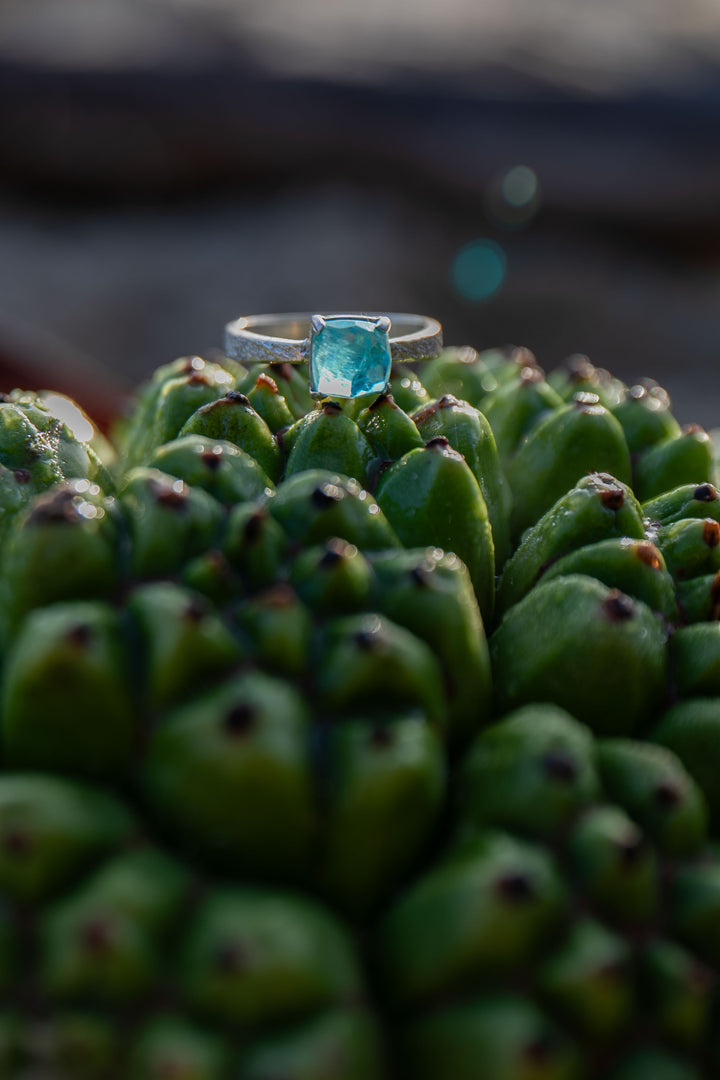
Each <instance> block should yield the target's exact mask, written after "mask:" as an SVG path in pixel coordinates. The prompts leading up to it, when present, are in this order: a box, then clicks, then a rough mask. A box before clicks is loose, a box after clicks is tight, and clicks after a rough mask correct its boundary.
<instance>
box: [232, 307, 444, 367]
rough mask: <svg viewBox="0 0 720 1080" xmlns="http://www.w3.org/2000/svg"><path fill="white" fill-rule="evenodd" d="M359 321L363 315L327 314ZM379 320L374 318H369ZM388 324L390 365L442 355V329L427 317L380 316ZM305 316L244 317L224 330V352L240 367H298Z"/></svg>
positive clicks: (304, 353) (308, 324) (309, 320)
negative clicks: (236, 361) (250, 364)
mask: <svg viewBox="0 0 720 1080" xmlns="http://www.w3.org/2000/svg"><path fill="white" fill-rule="evenodd" d="M327 314H328V315H332V316H333V317H335V316H336V314H337V315H338V316H341V317H342V316H347V317H348V318H354V317H359V316H360V315H361V314H362V315H365V314H366V313H365V312H362V313H361V312H342V313H340V312H338V313H335V312H328V313H327ZM370 317H371V318H378V316H377V315H372V316H370ZM383 317H385V318H387V319H389V320H390V325H391V327H392V331H393V337H391V338H390V339H389V344H390V356H391V358H392V360H393V362H395V363H397V362H402V361H410V360H431V359H432V358H433V357H435V356H439V354H440V353H441V351H442V344H443V340H442V327H441V325H440V323H439V322H438V321H437V319H431V318H429V317H428V316H426V315H406V314H402V315H401V314H389V315H386V314H385V313H383ZM315 318H317V316H314V315H311V314H310V313H308V312H297V313H293V314H289V315H245V316H242V317H241V318H239V319H235V320H234V321H233V322H230V323H228V324H227V326H226V327H225V352H226V353H227V355H228V356H230V357H232V358H233V359H234V360H239V361H240V362H241V363H245V364H248V363H262V364H301V363H303V362H304V361H305V360H307V359H308V357H309V342H310V338H311V336H312V327H313V319H315Z"/></svg>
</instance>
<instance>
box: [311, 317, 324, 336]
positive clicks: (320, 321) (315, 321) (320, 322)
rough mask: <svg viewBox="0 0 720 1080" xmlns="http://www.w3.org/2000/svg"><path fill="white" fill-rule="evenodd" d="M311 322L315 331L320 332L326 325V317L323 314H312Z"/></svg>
mask: <svg viewBox="0 0 720 1080" xmlns="http://www.w3.org/2000/svg"><path fill="white" fill-rule="evenodd" d="M310 323H311V324H312V328H313V332H314V333H316V334H319V333H320V331H321V330H322V329H323V327H324V326H325V325H326V323H325V319H324V318H323V316H322V315H312V316H311V317H310Z"/></svg>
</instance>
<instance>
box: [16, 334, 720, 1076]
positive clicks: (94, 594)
mask: <svg viewBox="0 0 720 1080" xmlns="http://www.w3.org/2000/svg"><path fill="white" fill-rule="evenodd" d="M68 408H69V405H68V403H67V402H65V404H64V405H62V408H61V406H60V404H58V401H57V399H56V398H53V396H52V395H47V394H46V395H43V394H26V393H23V392H21V391H15V392H13V393H12V394H10V395H8V396H7V399H6V400H4V401H2V402H1V403H0V463H1V465H2V470H3V471H2V475H0V488H2V491H0V596H1V597H2V600H3V603H2V605H1V606H0V611H1V615H0V638H1V640H2V644H3V652H2V655H3V663H2V670H1V672H0V695H1V697H2V709H1V710H0V1075H2V1077H3V1078H4V1080H5V1078H7V1080H39V1078H40V1077H43V1078H45V1077H48V1078H50V1077H52V1080H169V1078H172V1080H410V1078H412V1080H437V1078H439V1077H444V1076H448V1077H454V1078H457V1080H600V1078H603V1080H604V1078H609V1080H705V1078H708V1080H709V1078H710V1077H713V1076H715V1075H717V1073H718V1070H719V1069H720V1037H719V1036H718V1033H717V1010H718V1007H720V988H719V987H718V976H719V975H720V844H719V841H720V785H718V780H717V777H718V770H719V769H720V634H718V632H717V631H718V620H719V619H720V561H719V560H720V498H719V497H718V491H717V489H716V487H715V485H716V483H718V481H720V477H718V476H717V474H716V472H715V469H716V464H715V461H714V458H713V453H712V446H711V443H710V441H709V438H708V437H707V436H706V435H705V433H704V432H702V431H701V430H699V429H697V428H690V429H684V430H683V429H682V428H681V427H680V425H679V424H678V423H677V422H676V420H675V419H674V417H673V415H672V411H671V406H670V402H669V399H668V396H667V394H666V393H665V391H663V390H662V388H660V387H659V386H657V384H655V383H653V382H652V381H650V380H646V381H645V382H643V383H639V384H638V385H636V386H631V387H626V386H624V385H623V384H622V382H621V381H620V380H618V379H615V378H613V377H612V376H611V375H610V374H609V373H608V372H606V371H602V370H600V369H597V368H594V367H593V365H592V364H590V363H589V361H587V359H586V358H575V359H574V360H573V361H572V363H571V364H570V365H569V366H567V367H566V368H565V369H560V370H558V371H556V372H553V373H551V374H550V375H549V376H547V377H546V376H545V374H544V372H543V371H542V370H541V369H540V368H539V366H538V365H537V362H536V361H535V359H534V357H533V356H532V354H530V353H529V352H528V351H527V350H524V349H514V350H509V351H501V350H493V351H491V352H487V353H483V354H477V353H476V352H475V351H474V350H472V349H448V350H446V351H445V352H444V353H443V354H442V355H441V356H440V357H438V358H437V359H435V360H432V361H428V362H423V363H420V362H418V363H417V364H415V365H409V364H397V365H395V367H394V368H393V371H392V375H391V379H390V385H389V387H388V390H387V392H386V393H384V394H381V395H380V396H379V397H375V396H370V397H369V398H367V397H366V398H361V399H357V400H351V401H346V400H340V399H337V400H335V399H332V400H331V399H324V400H323V401H320V402H318V403H317V404H316V403H314V402H313V401H312V399H311V398H310V396H309V394H308V390H307V376H306V372H305V371H304V369H303V367H302V366H292V365H288V364H271V365H268V366H266V367H262V368H261V367H257V368H253V367H242V366H241V365H238V364H236V363H233V362H231V361H229V360H223V359H222V358H221V359H219V360H216V361H213V362H209V361H205V360H203V359H201V358H200V357H189V358H182V359H181V360H178V361H175V362H173V363H171V364H168V365H165V367H163V368H161V369H159V370H158V372H156V373H155V375H154V376H153V377H152V379H151V380H150V381H149V382H148V384H147V385H146V386H145V387H144V388H142V389H141V391H140V392H139V394H138V397H137V401H136V404H135V408H134V412H133V413H132V415H130V416H129V417H127V418H125V420H124V421H123V422H122V423H119V425H118V428H117V433H116V439H115V445H114V446H111V445H110V444H109V443H108V442H107V441H106V440H104V439H103V437H102V436H101V435H99V433H98V432H96V431H95V429H94V428H93V426H92V424H91V423H90V421H88V420H87V418H84V419H83V423H81V424H76V427H75V429H73V428H72V427H71V426H69V420H68V421H66V420H64V419H63V416H66V417H69V416H70V415H71V413H70V412H68ZM63 410H64V411H63ZM73 415H75V414H73ZM80 415H81V414H80Z"/></svg>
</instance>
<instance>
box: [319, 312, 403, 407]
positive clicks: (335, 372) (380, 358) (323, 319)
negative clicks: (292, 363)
mask: <svg viewBox="0 0 720 1080" xmlns="http://www.w3.org/2000/svg"><path fill="white" fill-rule="evenodd" d="M390 367H391V358H390V340H389V337H388V320H387V318H382V317H381V318H372V317H371V316H357V315H323V316H320V317H317V316H315V317H314V319H313V328H312V333H311V338H310V392H311V393H312V394H318V395H322V396H327V397H340V398H356V397H361V396H362V395H363V394H381V393H382V392H383V391H384V390H385V388H386V386H387V384H388V382H389V379H390Z"/></svg>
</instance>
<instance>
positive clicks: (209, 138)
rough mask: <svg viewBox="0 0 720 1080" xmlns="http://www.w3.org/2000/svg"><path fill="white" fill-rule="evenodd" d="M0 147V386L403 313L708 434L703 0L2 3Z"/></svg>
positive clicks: (712, 186) (715, 217)
mask: <svg viewBox="0 0 720 1080" xmlns="http://www.w3.org/2000/svg"><path fill="white" fill-rule="evenodd" d="M0 163H1V167H0V381H1V382H2V385H1V386H0V389H8V388H10V386H12V385H16V384H18V383H20V384H24V385H41V384H49V383H52V384H53V385H55V386H56V387H58V388H61V389H64V390H66V391H67V392H70V393H74V394H77V395H78V396H79V397H80V398H81V400H82V401H83V403H84V404H85V405H86V407H88V408H90V409H91V410H92V411H94V412H95V413H97V414H99V415H100V416H103V415H107V414H108V413H109V412H111V411H112V409H113V408H114V407H115V405H116V402H117V401H118V400H119V399H120V397H121V395H122V394H123V393H124V392H125V391H126V390H127V389H128V388H129V387H130V386H132V385H133V384H135V383H136V382H137V381H138V380H139V379H141V378H142V377H144V376H146V375H147V374H148V373H149V372H150V371H151V370H152V368H153V367H155V366H156V365H158V364H160V363H163V362H165V361H167V360H169V359H171V358H173V357H174V356H177V355H181V354H188V353H195V352H197V353H200V354H204V353H207V352H208V351H210V350H212V349H213V348H216V347H218V346H220V345H221V344H222V329H223V325H224V323H225V322H227V321H228V320H229V319H231V318H234V317H236V316H238V315H240V314H247V313H251V312H263V311H283V310H312V311H332V310H343V309H346V310H348V309H349V310H370V311H383V310H389V311H392V310H396V311H401V310H406V311H417V312H421V313H427V314H432V315H435V316H436V317H438V318H440V319H441V320H442V322H443V323H444V326H445V337H446V341H447V342H448V343H451V344H458V345H460V344H473V345H475V346H476V347H478V348H484V347H489V346H494V345H499V344H505V343H514V344H518V345H520V344H522V345H526V346H528V347H529V348H531V349H532V350H533V351H534V352H535V353H536V354H537V356H538V358H539V360H540V362H541V363H542V364H544V365H545V366H548V367H549V366H552V365H554V364H557V363H558V362H560V361H562V360H563V359H564V358H566V357H567V356H568V355H569V354H573V353H586V354H588V355H589V356H590V358H591V359H592V360H593V361H594V362H595V363H596V364H598V365H601V366H605V367H609V368H611V369H612V370H613V372H615V373H616V374H619V375H621V376H622V377H623V378H625V379H626V380H633V379H635V378H638V377H640V376H643V375H652V376H654V377H655V378H657V379H658V380H659V381H661V382H663V383H664V385H665V386H666V387H667V388H668V390H669V391H670V393H671V395H672V398H673V401H674V404H675V409H676V412H677V414H678V416H679V418H680V419H681V421H683V422H686V421H690V420H697V421H699V422H701V423H703V424H705V425H706V426H717V425H718V424H719V423H720V367H719V362H720V5H719V4H718V3H717V0H683V3H682V4H679V3H678V2H677V0H603V2H602V3H597V0H542V2H538V0H394V2H393V3H388V2H387V0H301V2H298V0H3V2H2V4H0Z"/></svg>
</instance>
